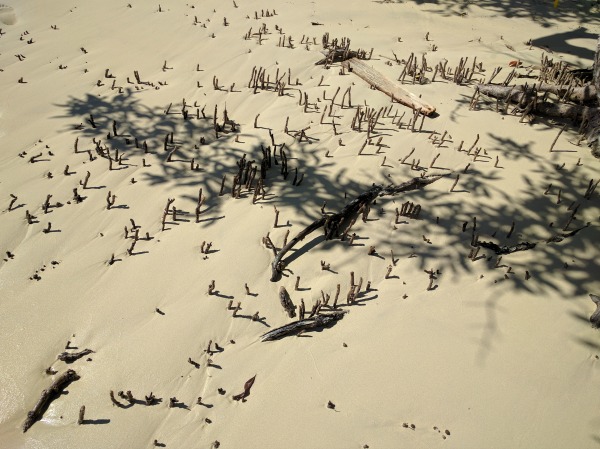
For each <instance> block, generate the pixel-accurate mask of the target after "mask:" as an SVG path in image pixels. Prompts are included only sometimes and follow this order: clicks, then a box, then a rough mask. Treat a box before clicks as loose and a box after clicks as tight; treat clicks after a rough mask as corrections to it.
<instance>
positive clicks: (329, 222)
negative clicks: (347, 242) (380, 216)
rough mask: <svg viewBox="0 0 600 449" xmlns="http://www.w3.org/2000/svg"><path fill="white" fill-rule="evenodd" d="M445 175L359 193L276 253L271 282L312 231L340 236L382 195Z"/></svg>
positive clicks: (315, 222)
mask: <svg viewBox="0 0 600 449" xmlns="http://www.w3.org/2000/svg"><path fill="white" fill-rule="evenodd" d="M443 176H445V175H430V176H423V177H420V178H413V179H411V180H409V181H406V182H403V183H402V184H400V185H397V186H393V185H392V186H388V187H384V186H382V185H374V186H373V187H371V188H370V189H369V190H367V191H366V192H363V193H361V194H360V195H359V196H358V197H356V198H355V199H354V200H352V201H351V202H349V203H348V204H347V205H346V206H344V208H343V209H342V210H341V212H339V213H337V214H333V215H330V216H328V217H321V218H319V219H318V220H315V221H314V222H312V223H311V224H310V225H308V226H307V227H306V228H305V229H303V230H302V231H300V232H299V233H298V235H297V236H296V237H294V238H293V239H292V240H290V241H289V242H288V243H287V244H286V245H285V246H284V247H283V248H281V250H280V251H279V252H278V253H277V255H276V256H275V258H274V259H273V263H272V264H271V282H276V281H277V280H279V277H280V276H281V272H282V271H283V269H284V268H285V262H284V261H283V257H284V256H285V255H286V254H287V253H288V252H289V251H290V250H291V249H292V248H293V247H294V245H296V244H297V243H298V242H300V241H302V240H303V239H304V238H305V237H306V236H307V235H309V234H310V233H312V232H313V231H315V230H317V229H319V228H320V227H324V229H325V237H326V239H328V240H331V239H333V238H337V237H338V236H339V234H340V230H341V229H343V227H342V225H343V224H347V223H350V222H351V221H352V219H353V218H354V217H355V216H356V214H357V213H358V211H359V210H360V209H361V207H368V206H369V205H370V204H371V202H372V201H373V200H374V199H375V198H377V197H378V196H384V195H396V194H398V193H401V192H408V191H411V190H416V189H420V188H421V187H424V186H426V185H428V184H431V183H433V182H435V181H437V180H439V179H441V178H442V177H443Z"/></svg>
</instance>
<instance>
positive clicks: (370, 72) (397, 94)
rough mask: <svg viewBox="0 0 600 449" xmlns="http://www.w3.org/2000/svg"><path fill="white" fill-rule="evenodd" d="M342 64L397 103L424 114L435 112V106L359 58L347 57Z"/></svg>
mask: <svg viewBox="0 0 600 449" xmlns="http://www.w3.org/2000/svg"><path fill="white" fill-rule="evenodd" d="M342 66H344V67H345V68H347V69H348V71H350V72H352V73H354V74H355V75H357V76H358V77H360V78H362V79H363V80H365V81H366V82H367V83H369V84H370V85H371V86H373V87H374V88H376V89H377V90H379V91H381V92H383V93H384V94H386V95H388V96H390V97H391V98H392V100H396V101H398V103H401V104H403V105H405V106H408V107H409V108H412V109H414V110H416V111H419V112H420V113H421V114H424V115H432V114H433V113H434V112H435V107H433V106H432V105H431V104H429V103H427V102H426V101H425V100H422V99H421V98H419V97H417V96H416V95H415V94H413V93H411V92H409V91H407V90H406V89H404V88H403V87H401V86H400V85H399V84H398V83H396V82H394V81H392V80H390V79H389V78H386V77H385V76H383V75H382V74H381V73H380V72H378V71H377V70H375V69H374V68H373V67H371V66H369V65H368V64H367V63H365V62H364V61H361V60H360V59H356V58H351V59H348V60H346V61H343V62H342Z"/></svg>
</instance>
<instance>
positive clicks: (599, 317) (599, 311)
mask: <svg viewBox="0 0 600 449" xmlns="http://www.w3.org/2000/svg"><path fill="white" fill-rule="evenodd" d="M590 299H591V300H592V301H594V304H596V311H595V312H594V313H592V315H591V316H590V323H592V327H594V328H596V329H597V328H600V296H598V295H594V294H591V293H590Z"/></svg>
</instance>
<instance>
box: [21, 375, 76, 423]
mask: <svg viewBox="0 0 600 449" xmlns="http://www.w3.org/2000/svg"><path fill="white" fill-rule="evenodd" d="M77 379H79V376H78V375H77V373H76V372H75V371H74V370H72V369H70V370H67V371H65V372H64V373H62V374H61V375H60V376H58V377H57V378H56V379H55V380H54V382H52V385H50V387H48V388H46V389H45V390H44V391H42V395H41V397H40V399H39V400H38V402H37V404H35V407H33V410H31V411H30V412H28V413H27V419H26V420H25V422H24V423H23V432H27V430H28V429H29V428H30V427H31V426H33V424H34V423H35V422H36V421H38V420H39V419H40V418H41V417H42V416H43V415H44V412H45V411H46V409H47V408H48V406H49V405H50V402H52V401H53V400H54V399H55V398H56V397H57V396H58V395H59V394H60V393H61V392H62V391H63V390H64V389H65V388H66V387H67V386H68V385H69V384H70V383H71V382H73V381H75V380H77Z"/></svg>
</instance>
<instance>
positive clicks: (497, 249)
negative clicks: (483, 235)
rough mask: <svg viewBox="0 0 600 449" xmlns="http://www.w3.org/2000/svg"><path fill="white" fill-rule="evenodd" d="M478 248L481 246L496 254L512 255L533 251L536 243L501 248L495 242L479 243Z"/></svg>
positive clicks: (523, 243) (522, 243)
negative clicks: (518, 252)
mask: <svg viewBox="0 0 600 449" xmlns="http://www.w3.org/2000/svg"><path fill="white" fill-rule="evenodd" d="M476 246H481V247H482V248H487V249H491V250H492V251H494V252H495V253H496V254H498V255H500V254H511V253H516V252H517V251H526V250H528V249H533V248H535V246H536V243H530V242H521V243H519V244H518V245H514V246H501V245H497V244H495V243H493V242H477V245H476Z"/></svg>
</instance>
